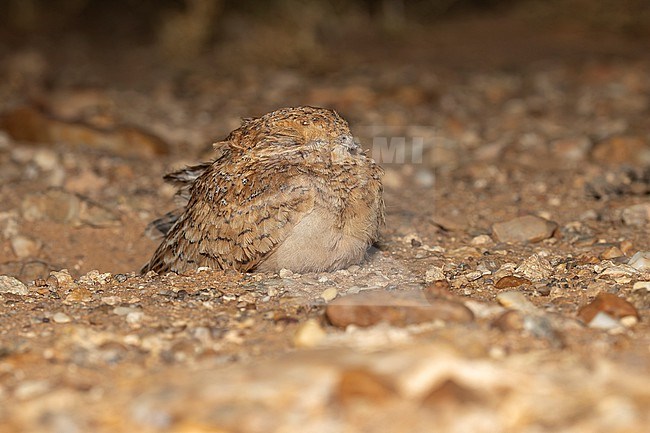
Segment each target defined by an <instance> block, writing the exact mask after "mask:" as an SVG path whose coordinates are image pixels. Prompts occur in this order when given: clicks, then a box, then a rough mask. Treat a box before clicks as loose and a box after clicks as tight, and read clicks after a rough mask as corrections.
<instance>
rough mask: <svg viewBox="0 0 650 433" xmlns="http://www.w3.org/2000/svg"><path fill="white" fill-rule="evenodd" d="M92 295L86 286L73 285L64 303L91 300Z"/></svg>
mask: <svg viewBox="0 0 650 433" xmlns="http://www.w3.org/2000/svg"><path fill="white" fill-rule="evenodd" d="M92 298H93V295H92V293H91V292H90V290H88V289H87V288H86V287H75V288H74V289H72V290H71V291H70V293H68V296H66V298H65V302H66V303H76V302H86V301H90V300H92Z"/></svg>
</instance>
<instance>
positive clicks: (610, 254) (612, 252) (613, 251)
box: [600, 246, 624, 260]
mask: <svg viewBox="0 0 650 433" xmlns="http://www.w3.org/2000/svg"><path fill="white" fill-rule="evenodd" d="M623 255H624V254H623V251H621V249H620V248H618V247H615V246H612V247H609V248H607V249H606V250H605V251H603V252H602V253H601V254H600V258H601V259H603V260H609V259H614V258H616V257H621V256H623Z"/></svg>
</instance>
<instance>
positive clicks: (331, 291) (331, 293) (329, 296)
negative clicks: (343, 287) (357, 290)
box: [320, 287, 339, 302]
mask: <svg viewBox="0 0 650 433" xmlns="http://www.w3.org/2000/svg"><path fill="white" fill-rule="evenodd" d="M338 294H339V292H338V290H336V289H335V288H334V287H329V288H327V289H325V290H323V293H321V294H320V297H321V298H323V299H324V300H325V302H330V301H333V300H334V299H335V298H336V297H337V296H338Z"/></svg>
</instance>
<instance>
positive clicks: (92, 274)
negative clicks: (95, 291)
mask: <svg viewBox="0 0 650 433" xmlns="http://www.w3.org/2000/svg"><path fill="white" fill-rule="evenodd" d="M111 277H112V274H111V273H110V272H105V273H100V272H99V271H98V270H96V269H93V270H91V271H88V273H86V275H82V276H81V277H80V278H79V282H80V283H84V284H89V283H90V284H92V283H97V284H106V283H107V282H108V281H109V280H110V279H111Z"/></svg>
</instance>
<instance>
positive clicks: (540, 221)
mask: <svg viewBox="0 0 650 433" xmlns="http://www.w3.org/2000/svg"><path fill="white" fill-rule="evenodd" d="M555 229H557V223H555V222H553V221H548V220H546V219H544V218H540V217H538V216H534V215H526V216H522V217H517V218H514V219H511V220H509V221H506V222H501V223H495V224H493V225H492V233H493V234H494V236H495V237H496V238H497V240H498V241H500V242H539V241H541V240H544V239H548V238H550V237H551V236H552V235H553V232H554V231H555Z"/></svg>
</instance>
